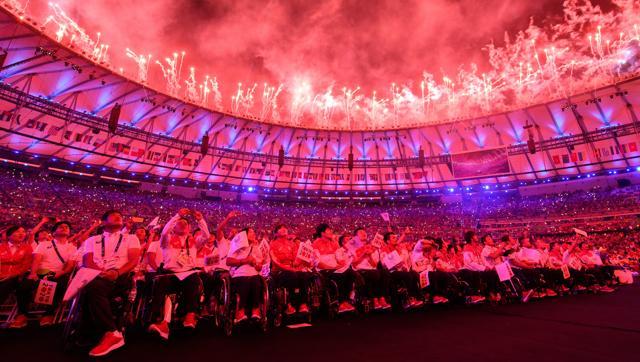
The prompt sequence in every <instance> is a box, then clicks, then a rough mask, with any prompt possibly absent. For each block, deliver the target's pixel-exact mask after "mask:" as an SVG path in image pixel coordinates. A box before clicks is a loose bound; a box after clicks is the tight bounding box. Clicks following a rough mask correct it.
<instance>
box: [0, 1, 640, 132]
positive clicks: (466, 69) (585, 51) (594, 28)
mask: <svg viewBox="0 0 640 362" xmlns="http://www.w3.org/2000/svg"><path fill="white" fill-rule="evenodd" d="M8 7H10V9H9V10H10V11H11V10H12V9H13V10H12V11H14V12H15V13H19V12H24V11H28V6H24V7H23V6H21V5H20V4H19V2H17V1H15V0H14V1H10V5H8ZM11 8H12V9H11ZM50 10H51V15H49V16H48V17H47V18H46V20H45V21H44V25H43V27H42V29H43V31H45V32H47V33H48V34H49V35H50V36H52V37H53V38H55V39H56V40H57V41H58V42H60V43H62V44H64V45H66V46H70V47H74V48H76V49H80V51H81V52H82V53H84V54H85V56H87V57H88V58H90V59H92V60H94V61H96V62H105V63H106V62H108V51H109V46H108V45H106V44H102V43H101V42H100V33H98V35H97V39H96V40H92V39H91V37H89V36H88V35H87V34H86V32H85V31H84V30H83V29H82V28H80V26H79V25H78V24H77V23H76V22H75V21H73V20H72V19H71V18H70V17H69V16H67V15H66V14H65V12H64V11H63V10H62V8H61V7H60V6H58V5H56V4H50ZM484 50H485V51H486V53H487V56H488V63H489V64H490V66H489V67H488V69H482V70H480V69H478V67H477V66H476V65H474V64H470V65H468V66H461V67H459V68H458V69H459V71H458V73H457V74H454V75H451V74H440V75H435V74H433V73H430V72H428V71H424V72H423V74H422V77H421V79H418V81H417V82H416V84H415V85H417V86H415V85H414V84H398V83H395V82H389V83H390V86H389V87H388V89H386V90H384V91H383V92H376V91H375V90H367V89H363V90H361V89H360V87H357V86H356V87H354V86H353V85H339V86H336V84H335V82H330V83H329V84H324V83H325V82H323V81H319V80H317V79H313V78H309V77H306V78H295V79H294V80H293V81H289V82H284V84H286V86H285V85H283V84H280V85H278V86H270V85H268V84H266V83H265V84H263V86H262V87H260V88H261V91H262V93H261V96H260V100H259V101H256V100H255V99H254V94H255V92H256V90H257V89H258V86H257V85H256V84H254V83H249V84H252V85H251V86H249V87H243V86H242V84H241V83H240V84H238V87H237V88H236V87H227V92H228V93H227V94H228V96H227V97H225V96H223V94H222V90H221V89H224V85H220V84H218V82H217V80H216V78H209V77H208V76H206V77H205V79H204V81H202V82H198V81H197V79H196V75H195V69H194V68H190V72H189V76H188V78H187V79H186V80H183V79H182V74H181V70H182V66H183V62H184V61H185V53H184V52H182V53H181V54H178V53H174V54H173V57H169V58H165V59H164V61H163V62H161V61H156V64H158V65H159V66H160V70H161V72H162V78H163V79H164V88H165V89H166V92H167V93H168V94H170V95H172V96H174V97H180V98H182V99H185V100H187V101H190V102H193V103H196V104H199V105H202V106H203V107H210V108H213V109H217V110H222V109H227V108H230V109H231V111H232V112H233V113H236V114H238V115H241V116H250V117H255V118H257V119H259V120H262V121H267V122H269V121H274V122H276V123H278V124H284V125H292V126H313V127H317V128H325V129H345V130H350V129H371V128H376V129H382V128H401V127H407V126H409V125H411V126H416V125H428V124H434V123H441V122H443V121H446V120H447V119H451V118H459V117H479V116H483V115H487V114H491V113H494V112H502V111H507V110H510V109H517V108H522V107H526V106H528V105H531V104H535V103H540V102H544V101H548V100H551V99H558V98H567V97H569V96H571V95H572V94H574V93H576V92H582V91H586V90H590V89H594V88H596V87H599V86H603V85H606V84H610V83H612V82H616V81H618V80H620V79H623V78H625V77H630V76H633V75H634V74H636V73H637V72H638V70H640V1H639V0H616V1H614V9H613V10H612V11H610V12H604V11H602V10H601V9H600V8H599V7H598V6H594V5H592V4H591V3H590V2H589V1H586V0H565V2H564V9H563V18H562V21H561V22H559V23H556V24H548V25H545V26H544V27H541V26H537V25H536V24H534V22H533V21H532V22H531V23H530V25H529V27H528V28H527V29H525V30H523V31H520V32H518V33H516V34H512V35H510V36H505V41H504V45H503V46H496V45H494V44H488V45H487V46H486V47H485V48H484ZM126 54H127V56H128V57H129V58H131V59H132V60H133V61H134V62H135V64H136V66H137V74H138V76H137V78H138V79H137V80H138V81H140V82H142V83H148V84H149V85H150V86H154V81H157V79H156V78H159V77H155V78H154V77H153V74H150V69H149V64H150V62H151V56H150V55H149V56H142V55H138V54H136V53H135V52H133V51H132V50H130V49H126ZM113 69H116V68H113ZM312 84H313V85H314V86H315V89H314V86H312ZM183 86H184V88H185V89H184V91H182V88H183ZM337 87H340V88H338V89H342V92H336V93H335V94H334V92H333V90H334V88H337ZM258 91H260V90H258ZM364 92H366V93H367V94H371V96H369V97H366V96H364V95H363V93H364ZM211 96H213V98H212V100H213V101H212V100H211V99H210V98H211Z"/></svg>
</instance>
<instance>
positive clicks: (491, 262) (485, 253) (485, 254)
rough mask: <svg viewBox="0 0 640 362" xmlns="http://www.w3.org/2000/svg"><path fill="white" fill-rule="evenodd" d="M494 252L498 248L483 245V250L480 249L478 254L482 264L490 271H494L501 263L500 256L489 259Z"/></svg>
mask: <svg viewBox="0 0 640 362" xmlns="http://www.w3.org/2000/svg"><path fill="white" fill-rule="evenodd" d="M496 250H498V248H496V247H495V246H490V245H485V246H484V248H482V253H481V254H480V255H482V258H483V259H484V264H485V265H486V266H488V267H489V268H491V269H494V268H495V266H496V264H500V263H502V262H503V260H502V256H498V257H497V258H492V257H491V254H493V253H495V252H496Z"/></svg>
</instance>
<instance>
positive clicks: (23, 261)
mask: <svg viewBox="0 0 640 362" xmlns="http://www.w3.org/2000/svg"><path fill="white" fill-rule="evenodd" d="M17 247H18V249H17V250H16V251H15V253H12V252H11V247H10V246H9V243H0V279H4V278H6V277H13V276H16V275H20V274H23V273H26V272H27V271H28V270H29V268H31V261H32V258H33V255H32V254H33V250H32V248H31V245H29V243H22V244H19V245H17Z"/></svg>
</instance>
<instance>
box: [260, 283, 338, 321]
mask: <svg viewBox="0 0 640 362" xmlns="http://www.w3.org/2000/svg"><path fill="white" fill-rule="evenodd" d="M268 284H269V285H274V283H272V282H269V283H268ZM322 284H323V283H322V276H321V275H320V274H318V273H314V274H313V276H312V278H311V280H310V281H309V283H308V285H307V287H306V288H307V289H306V293H307V300H306V304H307V305H308V306H309V313H303V314H301V313H295V314H292V315H287V314H286V313H285V310H286V307H287V304H289V300H290V299H291V296H290V291H289V290H288V289H287V288H284V287H275V286H273V287H271V289H270V290H269V295H270V296H271V305H270V307H269V319H270V320H271V322H272V325H273V327H275V328H278V327H280V326H282V325H283V324H284V323H285V321H292V320H295V319H302V321H304V322H306V323H311V322H312V321H313V318H314V316H317V315H318V314H319V313H320V311H321V308H322V301H323V290H322ZM294 293H299V291H297V290H296V291H294ZM336 307H337V305H336ZM336 311H337V309H336Z"/></svg>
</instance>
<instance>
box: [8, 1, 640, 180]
mask: <svg viewBox="0 0 640 362" xmlns="http://www.w3.org/2000/svg"><path fill="white" fill-rule="evenodd" d="M0 47H1V48H2V49H3V50H5V51H6V56H3V57H0V58H2V59H3V62H2V63H1V68H0V147H2V148H9V149H12V150H15V151H20V152H25V153H29V154H36V155H41V156H48V157H50V158H55V159H60V160H64V161H66V162H68V163H73V165H75V164H81V165H87V166H89V167H96V168H97V167H104V168H105V169H109V170H117V171H118V173H122V174H121V177H123V178H125V176H126V175H129V176H134V175H145V176H147V179H149V181H159V180H168V179H171V180H173V179H175V180H187V181H188V182H198V183H209V184H225V185H235V186H240V187H245V188H247V187H252V188H253V187H255V188H261V189H298V190H308V191H362V192H368V191H384V190H391V191H412V190H423V189H431V188H442V187H466V186H470V185H479V184H495V183H506V182H507V183H508V182H518V181H520V182H522V181H534V180H544V179H547V178H563V177H569V176H572V175H581V174H587V173H590V172H601V171H603V170H610V169H621V168H636V167H637V166H638V165H640V160H639V158H640V152H639V151H638V147H639V143H640V136H639V134H640V121H639V120H638V115H637V112H638V106H639V104H640V77H638V76H636V77H630V78H627V79H624V80H620V81H619V82H617V83H615V84H611V85H609V86H605V87H601V88H598V89H594V90H591V91H588V92H583V93H580V94H576V95H573V96H571V97H568V98H565V99H560V100H554V101H550V102H548V103H544V104H538V105H534V106H529V107H526V108H523V109H518V110H514V111H510V112H505V113H499V114H493V115H489V116H483V117H479V118H470V119H465V120H458V121H448V122H442V123H435V124H432V125H428V126H421V127H416V128H405V129H392V130H360V131H329V130H321V129H313V128H295V127H288V126H282V125H276V124H271V123H266V122H260V121H256V120H251V119H246V118H238V117H236V116H234V115H230V114H226V113H221V112H216V111H212V110H210V109H206V108H202V107H200V106H198V105H195V104H193V103H189V102H187V101H185V100H180V99H177V98H174V97H171V96H169V95H167V94H164V93H162V92H159V91H157V90H155V89H152V88H149V87H147V86H145V85H144V84H141V83H138V82H136V81H133V80H131V79H128V78H126V77H124V76H123V75H121V74H118V73H117V72H114V71H112V70H110V69H108V68H106V67H104V66H102V65H100V64H96V63H94V62H93V61H91V60H90V59H89V58H88V57H87V56H85V55H83V54H80V53H76V52H75V51H74V50H73V49H70V48H67V47H65V46H63V45H61V44H59V43H57V42H56V41H54V40H52V39H50V38H49V37H48V36H46V35H45V34H43V33H41V32H40V31H39V30H38V29H37V28H35V27H34V26H33V25H32V24H29V23H26V22H22V21H20V20H19V19H18V18H16V17H15V16H14V15H12V14H10V13H8V12H5V11H0ZM114 108H116V109H120V112H119V114H116V116H117V117H115V120H117V121H118V126H117V129H116V131H115V133H114V132H111V131H110V130H109V119H110V117H111V118H114V117H112V116H114V113H116V112H114ZM112 126H113V124H112ZM203 140H204V141H205V142H206V141H208V142H206V146H204V147H203V145H202V142H203ZM69 167H70V166H69Z"/></svg>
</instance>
